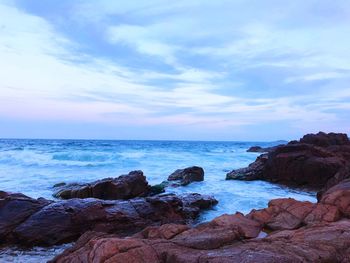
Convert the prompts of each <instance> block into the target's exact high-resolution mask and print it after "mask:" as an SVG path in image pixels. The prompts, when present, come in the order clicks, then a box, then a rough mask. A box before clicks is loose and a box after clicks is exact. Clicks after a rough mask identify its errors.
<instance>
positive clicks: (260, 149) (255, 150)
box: [247, 146, 277, 153]
mask: <svg viewBox="0 0 350 263" xmlns="http://www.w3.org/2000/svg"><path fill="white" fill-rule="evenodd" d="M276 147H277V146H274V147H261V146H252V147H250V148H249V149H248V150H247V152H252V153H267V152H271V151H273V150H274V149H275V148H276Z"/></svg>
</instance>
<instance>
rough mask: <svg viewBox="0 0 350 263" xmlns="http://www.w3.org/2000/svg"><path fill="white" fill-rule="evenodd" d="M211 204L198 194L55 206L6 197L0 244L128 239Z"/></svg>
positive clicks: (2, 203)
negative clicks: (92, 234) (93, 234)
mask: <svg viewBox="0 0 350 263" xmlns="http://www.w3.org/2000/svg"><path fill="white" fill-rule="evenodd" d="M2 195H3V196H4V194H2ZM194 200H195V201H194ZM214 200H215V199H213V198H212V197H209V196H203V197H201V196H200V195H198V196H196V197H191V198H190V197H188V196H187V195H186V196H184V198H183V199H182V198H181V197H179V196H176V195H174V194H166V195H158V196H153V197H147V198H135V199H131V200H100V199H95V198H86V199H76V198H74V199H69V200H65V201H58V202H51V201H47V200H45V199H38V200H36V199H31V198H29V197H23V196H21V195H19V196H18V195H17V196H15V197H13V198H12V197H8V196H7V197H5V199H0V216H1V217H0V227H1V228H0V229H1V237H2V238H1V240H2V241H3V242H5V243H12V244H20V245H25V246H33V245H54V244H60V243H65V242H70V241H73V240H75V239H77V238H78V237H79V236H80V235H82V234H83V233H85V232H86V231H97V232H106V233H115V234H118V235H120V236H124V235H130V234H133V233H135V232H137V231H140V230H141V229H143V228H145V227H147V226H149V225H160V224H165V223H182V224H183V223H186V222H188V221H189V220H192V219H194V217H196V216H197V215H198V214H199V212H200V210H201V209H202V208H203V207H206V208H207V207H209V206H210V204H214V203H215V202H216V200H215V201H214ZM203 203H205V204H206V205H203ZM188 211H191V213H189V212H188Z"/></svg>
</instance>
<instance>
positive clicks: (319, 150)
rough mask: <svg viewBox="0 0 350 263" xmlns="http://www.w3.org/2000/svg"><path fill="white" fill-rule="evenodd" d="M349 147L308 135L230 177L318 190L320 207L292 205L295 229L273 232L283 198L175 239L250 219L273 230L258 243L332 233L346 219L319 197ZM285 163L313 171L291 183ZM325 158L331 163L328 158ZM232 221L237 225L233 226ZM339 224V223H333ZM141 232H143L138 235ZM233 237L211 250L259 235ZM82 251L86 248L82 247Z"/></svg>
mask: <svg viewBox="0 0 350 263" xmlns="http://www.w3.org/2000/svg"><path fill="white" fill-rule="evenodd" d="M345 136H346V135H345ZM324 143H326V145H324ZM349 145H350V143H349V142H348V138H347V136H346V138H345V137H344V135H341V134H324V133H319V134H317V135H307V136H306V137H305V136H304V137H303V138H302V139H301V140H300V142H295V141H294V142H291V143H289V144H287V145H282V146H279V147H277V149H275V150H272V151H271V152H270V153H269V154H268V156H269V159H267V160H268V161H267V162H266V161H264V162H263V163H258V166H256V165H255V166H254V165H253V166H254V167H253V169H252V164H254V163H252V164H251V165H250V166H249V167H250V168H249V169H248V170H247V168H245V169H246V170H242V169H238V173H237V170H233V174H234V176H236V175H237V174H238V175H239V176H237V177H236V178H234V179H236V180H267V181H272V182H274V183H280V184H282V185H284V186H285V187H293V186H294V185H296V186H299V187H303V189H304V190H305V189H310V188H312V189H316V190H319V193H318V199H319V202H321V203H315V204H312V203H308V202H300V201H295V202H296V203H294V205H296V206H297V207H299V208H297V209H296V210H298V211H299V212H298V213H299V216H296V215H293V213H291V214H292V215H293V216H294V217H293V218H294V219H291V218H290V219H289V220H292V221H293V220H294V221H295V220H296V219H295V217H296V218H298V220H297V221H298V222H299V223H298V224H297V225H295V226H294V225H293V224H292V225H293V227H290V226H287V227H286V226H282V227H281V226H279V227H277V228H276V227H275V225H276V223H277V225H278V224H281V223H282V221H280V220H281V219H278V218H279V217H280V216H281V212H282V214H283V211H285V209H287V210H288V209H289V208H288V207H289V205H287V207H286V208H283V209H282V207H284V206H285V205H286V204H287V203H290V202H294V201H290V200H289V199H286V200H282V199H280V201H278V199H277V200H276V201H274V200H272V201H270V203H269V207H268V208H265V209H261V210H257V212H255V211H256V210H255V211H254V210H252V211H251V212H250V213H249V214H248V215H243V214H240V213H238V214H237V213H236V214H235V215H231V216H228V217H227V219H225V220H224V223H223V224H222V225H219V226H217V225H216V223H215V222H216V221H217V220H219V221H220V222H221V220H222V219H220V218H223V217H224V218H225V216H219V217H218V218H215V219H214V220H212V221H211V222H209V223H203V224H200V225H198V226H197V227H196V226H195V227H190V228H189V229H187V230H184V231H182V232H183V233H182V232H181V233H179V235H185V237H186V235H188V234H186V233H187V232H188V231H189V232H188V233H191V232H193V233H195V235H194V236H196V235H199V236H197V237H198V238H199V239H201V234H200V233H201V231H204V232H203V233H207V232H206V231H209V232H210V231H213V229H215V228H216V227H219V228H220V227H222V229H221V231H222V230H223V229H226V230H227V228H229V229H231V227H234V229H236V228H237V227H238V229H241V228H242V227H243V228H246V227H247V226H246V224H247V222H248V221H247V220H250V221H249V222H248V226H249V225H251V224H253V225H255V224H256V225H259V227H257V226H256V228H259V229H260V231H262V230H264V229H265V228H266V227H267V228H266V229H267V230H268V232H269V231H270V230H271V229H272V232H269V233H268V234H267V236H266V237H264V238H262V240H265V239H269V238H270V239H271V238H272V240H274V238H275V236H276V235H277V237H278V236H279V234H278V233H279V231H283V230H285V229H289V230H293V231H296V232H295V233H299V232H300V233H302V232H303V231H311V232H312V231H316V232H317V231H319V230H318V229H319V227H320V224H321V225H324V227H323V228H324V229H327V228H328V227H329V228H334V229H338V228H342V227H343V225H344V226H345V225H346V224H347V223H346V222H345V221H346V220H347V219H346V217H344V213H345V214H346V213H347V212H346V211H345V212H344V211H342V209H343V208H342V207H339V206H338V205H337V204H336V203H334V201H333V203H332V202H330V201H322V200H323V199H322V198H323V196H325V195H327V193H328V191H330V190H331V189H333V188H334V187H337V184H341V183H342V181H343V180H346V179H347V178H348V177H350V174H349V173H348V170H346V169H347V167H348V165H349V163H348V161H349V156H350V146H349ZM281 154H282V155H281ZM263 155H264V154H263ZM265 155H266V154H265ZM281 156H282V157H281ZM295 156H304V157H303V158H302V161H301V164H302V166H300V157H298V158H299V159H298V158H295ZM278 158H282V159H278ZM286 158H292V159H290V160H289V161H288V162H289V164H288V165H289V166H288V167H289V168H288V169H289V170H288V171H289V172H290V170H292V174H295V172H293V171H297V170H295V169H299V167H310V163H311V165H312V166H311V167H313V168H303V169H305V171H306V172H307V174H305V176H306V175H307V178H304V177H305V176H304V175H303V176H302V177H295V178H294V179H293V180H291V179H290V178H289V177H288V176H289V174H288V173H287V176H285V175H284V173H281V172H278V171H284V170H285V167H283V165H284V163H283V162H284V160H286ZM305 158H306V159H305ZM320 158H321V159H320ZM327 158H329V159H327ZM336 158H338V159H336ZM308 160H312V161H308ZM328 160H329V161H328ZM256 162H259V157H258V159H257V161H256ZM256 162H255V163H256ZM291 162H292V166H291ZM293 162H294V164H293ZM306 163H308V165H309V166H305V165H304V164H306ZM281 164H282V166H281ZM327 164H329V165H330V166H329V167H330V168H329V169H328V168H327V166H325V165H327ZM271 165H272V166H271ZM293 165H294V166H293ZM318 165H319V166H318ZM293 167H296V168H293ZM318 167H322V169H324V171H326V175H325V176H328V177H327V180H326V181H325V179H322V180H323V181H322V182H320V181H317V180H319V179H316V178H317V176H318V175H317V172H318V171H320V170H318V169H319V168H318ZM325 167H326V168H325ZM349 167H350V166H349ZM343 168H344V169H345V170H344V169H343ZM273 169H282V170H276V171H277V172H275V170H273ZM293 169H294V170H293ZM327 169H328V170H327ZM338 170H339V172H338V173H337V171H338ZM343 170H344V171H343ZM303 173H304V172H303ZM327 173H328V174H327ZM275 174H276V175H275ZM252 175H253V177H252ZM274 176H275V177H274ZM276 176H280V177H276ZM293 176H294V175H293ZM313 176H316V177H315V178H313ZM279 178H281V179H279ZM288 180H289V181H288ZM294 180H300V181H294ZM307 182H308V183H307ZM180 187H186V186H180ZM332 187H333V188H332ZM131 188H134V187H131ZM288 189H289V188H288ZM296 191H297V190H296ZM343 191H344V193H342V194H343V195H344V194H345V196H346V193H347V191H348V190H347V188H345V189H344V190H343ZM333 194H334V193H333V192H332V191H331V192H330V193H329V194H328V195H331V196H332V195H333ZM337 194H339V193H337ZM92 197H93V196H92ZM5 199H6V197H5ZM348 199H350V198H345V201H344V202H349V203H350V200H348ZM82 200H83V199H82ZM342 200H343V199H342ZM276 202H277V203H278V202H280V203H279V204H278V205H277V206H276V204H274V203H276ZM324 202H325V203H324ZM273 207H277V208H278V207H279V208H278V209H277V210H278V211H279V212H277V213H276V208H273ZM326 207H327V209H326ZM207 208H208V207H207ZM329 208H331V210H332V213H331V214H329V213H330V212H329ZM269 209H270V210H269ZM281 209H282V210H281ZM324 209H326V210H324ZM303 210H305V211H306V212H305V211H304V212H305V213H306V215H305V216H300V211H301V212H302V211H303ZM264 211H270V212H271V211H273V212H272V214H271V213H270V212H264ZM312 211H314V212H312ZM266 213H268V214H270V218H269V219H266ZM289 213H290V212H289ZM310 213H311V214H315V215H314V216H313V217H312V219H310V218H307V215H310ZM251 214H252V215H251ZM256 215H258V217H256ZM261 215H263V217H262V218H261ZM271 217H272V218H273V220H274V222H275V223H274V224H272V225H271V223H269V220H271ZM237 218H239V219H237ZM330 218H331V219H330ZM215 220H216V221H215ZM227 220H228V221H227ZM232 220H233V222H235V223H233V222H232ZM237 220H238V221H237ZM242 220H243V221H242ZM276 220H277V221H276ZM305 220H306V221H305ZM310 220H311V221H310ZM339 220H340V221H339ZM344 220H345V221H344ZM338 221H339V222H340V223H337V222H338ZM213 222H214V223H213ZM303 222H304V223H303ZM305 222H308V223H306V224H305ZM331 222H334V224H333V225H332V224H331V225H329V223H331ZM344 222H345V223H344ZM170 224H174V223H170ZM220 224H221V223H220ZM227 224H228V225H227ZM232 224H233V225H232ZM315 224H316V225H318V228H315ZM162 225H163V224H162V223H161V224H160V225H159V226H158V227H156V228H155V229H154V231H156V232H157V231H161V232H162V231H163V230H161V229H162ZM203 225H204V226H203ZM271 226H272V227H271ZM174 228H175V229H177V228H179V227H178V226H174ZM180 228H181V227H180ZM146 229H147V227H146ZM252 229H254V227H248V229H247V231H252ZM231 230H232V229H231ZM143 231H144V230H143ZM152 231H153V230H152ZM198 231H199V232H198ZM260 231H259V233H260ZM276 231H277V232H276ZM298 231H299V232H298ZM342 231H343V229H342ZM243 232H244V231H243ZM140 233H142V231H141V232H140ZM162 233H163V232H162ZM232 233H233V234H232V236H230V237H222V238H223V239H224V240H227V238H228V239H229V241H228V243H227V241H225V242H224V243H220V242H221V241H220V242H219V243H220V245H219V246H218V247H216V248H215V249H216V250H217V249H219V250H220V249H222V250H225V249H227V248H226V246H229V245H231V244H234V243H235V242H238V240H240V239H242V238H243V239H247V240H249V242H250V243H254V242H255V241H254V240H255V239H257V238H258V236H259V233H257V234H256V235H255V234H253V235H248V236H247V235H246V234H244V235H243V236H242V235H241V234H242V233H241V232H240V231H238V232H235V231H233V232H232ZM293 233H294V232H293ZM312 233H313V232H312ZM163 234H164V233H163ZM163 234H162V235H163ZM191 236H193V235H192V234H191ZM83 238H86V237H83ZM104 238H105V237H102V236H100V237H98V236H95V237H94V236H93V235H92V236H90V237H89V240H93V239H94V240H95V241H94V242H99V239H104ZM156 238H157V239H158V241H157V242H160V243H162V242H163V241H162V238H164V237H162V236H158V237H156ZM186 238H187V237H186ZM207 238H208V236H207ZM210 238H213V237H210V235H209V240H211V239H210ZM107 239H110V240H111V242H112V241H113V242H117V243H118V244H119V243H120V244H124V243H125V242H127V241H125V240H124V239H123V238H121V237H120V236H111V237H107ZM149 239H153V237H149V236H148V237H142V236H137V234H136V236H135V237H134V241H135V242H139V241H140V240H146V241H142V242H146V243H147V244H149V243H152V242H153V241H147V240H149ZM175 239H176V237H175ZM219 239H220V237H219ZM258 239H261V238H258ZM209 240H206V239H205V238H204V240H203V239H202V240H201V242H209ZM79 242H82V241H81V240H80V239H79V240H78V243H79ZM84 242H85V243H86V242H88V241H87V240H84ZM113 242H112V243H113ZM167 242H168V241H167ZM249 242H248V243H249ZM273 242H275V241H273ZM298 242H300V241H298ZM175 243H176V242H175ZM86 244H87V243H86ZM152 244H153V243H152ZM190 244H192V245H190ZM190 244H189V246H190V247H192V246H193V244H194V243H191V242H190ZM254 244H255V243H254ZM259 244H260V241H257V244H256V245H257V246H259ZM333 245H334V244H333ZM336 245H337V244H336ZM82 246H84V244H83V245H82ZM150 246H153V245H150ZM258 248H259V247H257V249H258ZM275 248H278V246H277V245H276V246H275ZM74 249H76V245H75V246H73V248H72V250H70V249H68V250H67V251H68V252H65V253H63V254H62V255H63V256H62V257H61V258H60V256H58V258H57V259H56V261H57V262H75V261H74V260H75V259H74V257H75V256H74V255H75V254H74V253H75V252H74V251H75V250H74ZM153 249H155V248H154V247H153ZM157 249H160V250H162V249H161V248H156V250H157ZM196 249H197V250H196V251H192V252H188V249H187V248H186V246H185V247H183V248H182V250H184V251H183V252H184V253H187V252H188V253H190V255H192V256H193V255H195V254H196V253H197V252H198V253H199V252H200V253H199V254H201V255H202V254H203V253H204V252H203V249H204V250H206V249H207V250H208V251H211V249H212V248H209V247H207V248H203V247H202V248H199V247H197V248H196ZM242 249H243V247H242ZM233 250H234V249H233ZM87 252H88V251H87ZM90 252H92V251H90ZM90 252H89V253H90ZM95 252H96V251H95ZM95 252H94V253H95ZM179 252H180V251H177V252H176V253H175V252H174V253H175V254H174V255H177V256H178V254H177V253H179ZM216 252H218V251H216ZM115 253H116V254H118V252H115ZM130 253H131V254H130V256H132V255H133V252H132V249H131V252H130ZM162 253H163V252H162ZM193 253H194V254H193ZM208 253H209V252H208ZM279 253H282V252H281V251H279ZM283 253H284V252H283ZM283 253H282V254H283ZM282 254H281V255H282ZM231 256H232V257H233V256H234V255H233V254H232V255H231ZM285 256H290V255H285ZM218 257H219V258H220V257H221V256H220V253H219V252H218ZM67 258H68V259H69V260H73V261H65V260H66V259H67ZM62 259H63V261H60V260H62ZM135 260H137V258H135ZM157 260H158V261H157V262H163V261H161V260H160V259H159V258H158V259H157ZM159 260H160V261H159ZM56 261H54V262H56ZM101 262H102V261H101ZM113 262H114V261H113ZM115 262H117V261H115ZM135 262H141V261H135ZM146 262H151V261H146ZM164 262H165V261H164ZM174 262H184V261H181V260H180V261H174ZM286 262H287V261H286Z"/></svg>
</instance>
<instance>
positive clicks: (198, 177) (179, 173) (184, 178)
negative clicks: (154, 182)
mask: <svg viewBox="0 0 350 263" xmlns="http://www.w3.org/2000/svg"><path fill="white" fill-rule="evenodd" d="M203 180H204V170H203V168H202V167H198V166H192V167H187V168H185V169H178V170H176V171H175V172H173V173H172V174H171V175H169V177H168V181H178V182H179V184H180V185H188V184H190V183H192V182H200V181H203Z"/></svg>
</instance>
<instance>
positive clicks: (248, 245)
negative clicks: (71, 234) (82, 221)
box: [52, 220, 350, 263]
mask: <svg viewBox="0 0 350 263" xmlns="http://www.w3.org/2000/svg"><path fill="white" fill-rule="evenodd" d="M204 229H205V227H203V226H199V227H196V228H194V230H192V231H191V230H188V231H185V232H182V233H181V234H180V235H184V234H186V233H188V234H187V237H188V239H186V240H184V241H185V242H183V243H180V242H178V241H179V236H180V235H177V236H175V238H173V239H136V238H124V239H121V238H116V237H105V236H102V237H101V236H100V237H98V236H97V237H95V238H94V237H92V238H90V239H89V241H86V240H84V242H85V245H82V244H81V243H82V242H81V241H78V242H77V244H79V245H78V246H77V245H76V246H75V247H73V248H71V249H69V250H67V251H66V252H64V253H63V254H62V255H59V256H57V257H56V258H55V259H54V260H53V261H52V262H57V263H63V262H64V263H68V262H70V263H74V262H86V263H89V262H133V263H141V262H142V263H157V262H159V263H163V262H164V263H165V262H171V263H177V262H179V263H182V262H190V263H191V262H193V263H197V262H217V263H219V262H220V263H221V262H251V263H253V262H259V263H260V262H263V263H264V262H265V263H268V262H287V263H288V262H290V263H294V262H320V263H321V262H349V260H350V254H349V252H350V249H349V247H350V220H341V221H338V222H333V223H329V224H321V225H312V226H309V227H302V228H300V229H297V230H285V231H280V232H276V233H275V234H271V235H269V236H268V237H266V238H263V239H249V240H246V241H245V242H241V241H240V240H231V239H230V237H231V236H230V232H226V233H221V234H219V233H220V232H219V231H215V229H212V232H206V233H207V234H213V235H214V236H212V237H210V238H208V235H203V231H204ZM189 234H192V235H193V237H192V238H190V235H189ZM217 234H219V235H220V236H221V237H227V241H228V243H226V242H223V243H221V245H220V242H217V241H219V240H220V238H219V237H215V235H217ZM196 236H197V237H196ZM201 240H202V241H201ZM203 240H210V241H212V242H203ZM221 241H222V240H221ZM121 260H122V261H121Z"/></svg>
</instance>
